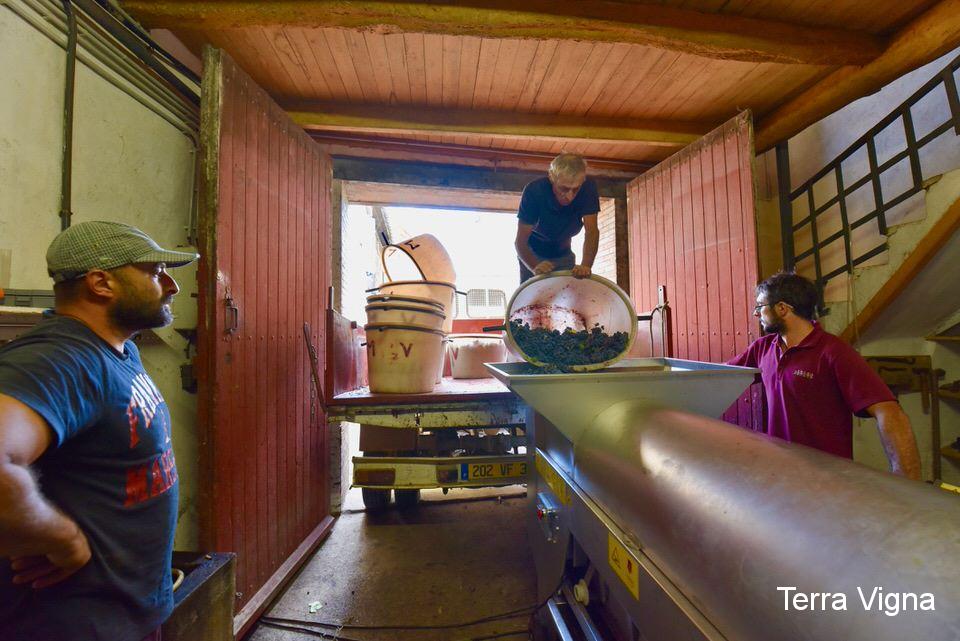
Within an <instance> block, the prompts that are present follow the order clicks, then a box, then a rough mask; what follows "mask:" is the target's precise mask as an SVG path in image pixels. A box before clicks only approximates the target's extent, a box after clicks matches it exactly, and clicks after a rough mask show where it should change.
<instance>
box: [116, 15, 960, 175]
mask: <svg viewBox="0 0 960 641" xmlns="http://www.w3.org/2000/svg"><path fill="white" fill-rule="evenodd" d="M958 2H960V0H940V1H939V2H938V1H937V0H665V1H664V2H662V3H656V4H651V3H644V2H640V1H634V2H612V1H602V2H595V1H579V2H577V1H571V0H549V1H548V0H534V1H533V2H523V3H518V2H515V1H513V2H508V1H507V0H475V1H472V2H464V3H456V4H455V3H452V2H442V1H438V0H434V1H431V2H395V3H391V2H369V1H362V0H359V1H347V0H328V1H320V2H305V1H285V2H233V1H228V0H216V1H213V2H199V3H195V2H194V3H190V2H185V1H181V0H172V1H171V0H163V1H153V0H127V1H125V2H122V4H123V6H124V7H125V9H126V10H127V11H129V12H130V13H131V14H132V15H133V16H134V17H135V18H136V19H138V20H139V21H141V22H142V23H143V24H144V25H145V26H147V27H151V28H161V29H169V30H171V31H172V32H173V33H174V34H175V35H177V36H178V37H179V38H180V39H181V40H182V41H183V42H184V43H185V44H186V45H187V46H188V47H189V48H190V49H191V50H192V51H193V52H194V53H199V52H200V50H201V49H202V47H203V45H205V44H212V45H214V46H216V47H220V48H223V49H225V50H226V51H227V52H229V53H230V55H231V56H232V57H233V58H234V59H235V60H236V61H237V63H238V64H239V65H240V66H241V67H242V68H243V69H245V70H246V71H247V72H248V73H249V74H250V75H251V76H252V77H253V78H254V80H255V81H256V82H257V83H258V84H259V85H260V86H262V87H263V88H264V89H266V90H267V91H268V92H269V93H270V94H271V95H272V96H273V97H274V99H275V100H277V101H278V102H279V103H280V104H281V105H282V106H284V107H285V108H286V109H287V110H288V112H290V114H291V116H292V117H293V118H294V120H296V121H297V122H299V123H300V124H302V125H303V126H304V127H305V128H306V129H307V130H308V131H310V132H313V133H316V135H318V136H322V137H323V141H324V142H330V141H331V140H332V141H338V140H342V141H347V142H344V143H343V145H340V146H339V147H338V148H339V149H340V150H341V152H342V151H343V149H348V148H350V147H351V146H355V147H356V148H357V149H358V151H357V155H363V152H362V151H360V149H362V148H363V147H364V146H365V147H367V148H369V147H370V146H371V145H373V146H375V145H376V143H377V142H378V141H381V140H384V141H392V143H403V142H407V143H417V144H418V145H419V147H418V149H420V150H423V149H427V150H429V149H430V148H431V146H433V148H435V149H443V148H447V147H450V149H453V150H454V151H451V152H450V157H451V158H452V157H455V156H456V155H457V153H456V151H455V150H456V149H465V150H466V149H469V150H484V151H486V152H489V157H490V158H493V159H494V161H495V159H496V157H497V154H504V155H505V156H508V155H510V154H523V155H525V157H528V158H532V159H538V158H539V159H545V158H549V157H550V156H552V155H554V154H556V153H558V152H560V151H563V150H566V151H573V152H578V153H581V154H583V155H585V156H587V157H590V158H596V159H616V160H619V161H628V163H627V164H624V166H625V167H629V166H630V165H629V163H634V164H635V166H636V167H638V168H639V167H642V166H643V165H644V163H651V162H655V161H658V160H661V159H663V158H665V157H667V156H669V155H670V154H672V153H673V152H675V151H677V150H678V149H679V148H681V147H682V146H684V145H686V144H688V143H689V142H691V141H692V140H694V139H696V138H697V137H698V136H699V135H700V134H702V133H705V132H707V131H709V130H710V129H712V128H713V127H714V126H716V125H718V124H720V123H722V122H724V121H725V120H727V119H728V118H730V117H731V116H733V115H735V114H736V113H737V112H739V111H741V110H743V109H750V110H752V112H753V114H754V117H755V118H756V119H757V120H758V123H759V124H758V137H759V138H761V139H763V138H764V136H765V132H764V118H765V117H767V116H768V115H769V114H775V115H776V116H777V118H778V120H777V123H775V124H776V126H777V127H779V128H778V129H777V130H776V132H777V135H780V136H781V137H782V136H783V135H792V134H793V133H796V131H798V130H799V129H798V127H799V128H802V127H803V126H806V125H807V124H810V123H811V122H813V121H814V120H816V119H817V118H819V117H822V115H825V114H819V112H818V111H817V108H818V105H819V103H816V100H821V98H819V97H818V96H819V94H818V90H819V87H820V84H821V83H825V82H833V84H834V85H837V82H836V81H837V74H841V76H842V78H841V79H844V80H845V79H847V78H850V77H852V78H853V79H854V80H856V78H857V77H858V76H857V74H859V73H860V70H861V69H869V68H872V67H871V65H873V66H874V67H876V64H875V61H878V60H882V59H883V56H884V55H885V51H886V50H887V48H888V46H890V44H891V43H896V42H897V37H898V36H899V35H901V34H902V33H903V32H904V31H905V30H906V31H909V29H910V28H913V29H914V30H917V29H919V28H921V27H923V24H924V23H922V21H923V20H924V19H925V17H926V16H927V15H928V14H931V13H932V12H935V11H937V10H939V11H941V13H945V14H946V13H952V11H953V9H957V8H958V7H957V4H958ZM942 22H943V21H942V20H940V21H939V22H938V24H939V23H942ZM952 22H953V23H954V25H955V23H956V22H957V20H956V19H955V18H954V19H952ZM950 29H951V30H948V31H946V32H945V31H943V29H941V32H940V33H938V34H937V35H938V37H939V38H941V39H945V40H946V41H945V42H941V43H939V44H930V45H928V47H927V49H929V51H926V50H924V51H922V52H920V53H918V54H916V57H917V58H924V57H929V56H932V55H934V54H937V53H942V51H940V50H941V49H942V50H944V51H945V50H949V48H950V46H955V45H956V44H957V40H958V38H957V36H956V28H955V26H951V27H950ZM951 40H952V42H951ZM914 62H916V63H919V62H922V60H916V61H913V62H911V64H913V63H914ZM893 66H894V67H895V66H896V65H895V64H894V65H893ZM889 67H890V64H887V65H886V67H884V73H888V74H889V73H892V72H893V71H891V70H890V69H889ZM901 73H902V71H901ZM861 75H862V74H861ZM882 75H883V74H882V73H874V74H873V75H872V76H871V80H872V81H875V82H879V81H880V80H882V78H880V77H879V76H882ZM873 76H877V78H874V77H873ZM863 84H864V83H861V85H863ZM868 84H869V83H868ZM858 90H859V91H862V92H865V91H867V90H869V87H867V86H858ZM841 93H842V92H841ZM856 97H859V96H846V97H843V96H841V97H840V99H843V100H846V101H849V100H852V99H854V98H856ZM837 99H838V96H837V95H836V91H834V92H833V94H831V96H830V99H829V100H827V99H822V100H823V101H824V104H827V103H829V105H828V106H829V107H830V110H831V111H832V110H833V109H835V108H836V106H835V105H834V104H833V103H835V102H836V101H837ZM798 100H799V101H800V102H802V103H803V104H802V105H800V107H797V110H798V111H803V109H802V108H801V107H805V108H806V111H804V117H805V118H807V119H810V118H813V120H810V121H809V122H799V121H798V122H793V121H792V120H791V119H790V117H789V113H792V110H793V107H792V106H791V105H792V102H791V101H793V102H797V101H798ZM831 100H832V102H830V101H831ZM811 101H813V102H814V104H813V107H812V108H811V107H810V104H808V103H810V102H811ZM787 107H789V109H787ZM785 109H786V111H787V112H788V113H787V122H781V120H782V119H783V113H781V112H784V110H785ZM821 111H822V109H821ZM827 113H829V111H828V112H827ZM351 140H352V141H354V142H355V143H356V144H355V145H354V144H353V143H350V142H349V141H351ZM762 142H763V144H764V145H765V146H769V144H768V143H769V142H775V140H774V141H768V140H766V139H763V140H762ZM361 143H362V144H361ZM392 147H393V148H396V149H400V150H402V149H403V145H397V144H393V145H392ZM396 153H397V154H398V155H399V156H402V151H398V152H396ZM474 156H475V154H474ZM448 160H449V158H448Z"/></svg>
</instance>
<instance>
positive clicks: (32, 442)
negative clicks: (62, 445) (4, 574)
mask: <svg viewBox="0 0 960 641" xmlns="http://www.w3.org/2000/svg"><path fill="white" fill-rule="evenodd" d="M52 439H53V435H52V433H51V432H50V428H49V427H48V426H47V424H46V422H45V421H44V420H43V418H42V417H41V416H40V415H39V414H37V413H36V412H34V411H33V410H32V409H30V408H29V407H27V406H26V405H24V404H23V403H21V402H20V401H18V400H16V399H14V398H12V397H10V396H7V395H5V394H0V557H10V558H11V559H13V570H14V573H15V574H14V579H13V580H14V582H15V583H32V585H33V587H35V588H42V587H46V586H48V585H53V584H54V583H57V582H59V581H62V580H63V579H65V578H67V577H68V576H70V575H71V574H73V573H74V572H76V571H77V570H79V569H80V568H81V567H83V566H84V565H85V564H86V563H87V561H89V560H90V548H89V546H88V544H87V539H86V537H85V536H84V535H83V532H81V531H80V528H79V527H78V526H77V524H76V523H75V522H74V521H73V520H72V519H70V518H69V517H67V516H66V515H64V514H63V513H62V512H60V511H59V510H57V509H56V508H55V507H54V506H53V505H51V504H50V503H49V502H48V501H47V500H46V499H45V498H44V497H43V495H42V494H41V493H40V490H39V488H38V487H37V482H36V479H35V478H34V476H33V473H32V472H31V470H30V465H31V464H32V463H33V462H34V461H36V460H37V459H38V458H40V456H41V455H42V454H43V453H44V452H45V451H46V450H47V448H48V447H49V446H50V443H51V442H52Z"/></svg>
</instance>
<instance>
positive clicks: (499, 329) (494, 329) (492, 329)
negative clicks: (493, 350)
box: [481, 325, 507, 332]
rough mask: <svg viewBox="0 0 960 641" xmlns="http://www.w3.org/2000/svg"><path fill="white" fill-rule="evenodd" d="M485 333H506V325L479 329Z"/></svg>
mask: <svg viewBox="0 0 960 641" xmlns="http://www.w3.org/2000/svg"><path fill="white" fill-rule="evenodd" d="M481 329H482V330H483V331H485V332H503V331H506V329H507V326H506V325H490V326H489V327H483V328H481Z"/></svg>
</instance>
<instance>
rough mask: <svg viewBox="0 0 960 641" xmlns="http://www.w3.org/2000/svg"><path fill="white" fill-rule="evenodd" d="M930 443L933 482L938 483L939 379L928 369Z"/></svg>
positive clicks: (939, 473) (939, 462)
mask: <svg viewBox="0 0 960 641" xmlns="http://www.w3.org/2000/svg"><path fill="white" fill-rule="evenodd" d="M930 441H931V449H932V450H933V452H931V454H932V456H933V458H932V461H931V467H932V468H933V469H932V470H931V472H932V474H933V480H934V481H939V480H940V476H941V474H942V473H943V471H942V469H941V461H940V456H941V455H940V377H939V376H938V375H937V370H936V369H930Z"/></svg>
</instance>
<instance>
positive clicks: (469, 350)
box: [447, 334, 507, 378]
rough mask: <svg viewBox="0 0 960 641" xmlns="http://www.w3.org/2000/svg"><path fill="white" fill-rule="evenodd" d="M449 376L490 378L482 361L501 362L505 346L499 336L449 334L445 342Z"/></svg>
mask: <svg viewBox="0 0 960 641" xmlns="http://www.w3.org/2000/svg"><path fill="white" fill-rule="evenodd" d="M447 355H448V356H449V358H450V376H452V377H453V378H492V377H493V374H491V373H490V371H489V370H488V369H487V368H486V367H484V366H483V364H484V363H502V362H503V360H504V359H505V358H506V356H507V346H506V345H504V343H503V338H502V337H500V336H487V335H484V334H451V335H450V342H449V343H447Z"/></svg>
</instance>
